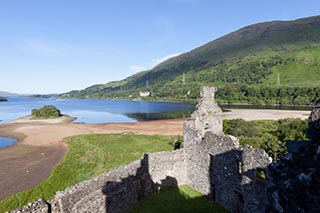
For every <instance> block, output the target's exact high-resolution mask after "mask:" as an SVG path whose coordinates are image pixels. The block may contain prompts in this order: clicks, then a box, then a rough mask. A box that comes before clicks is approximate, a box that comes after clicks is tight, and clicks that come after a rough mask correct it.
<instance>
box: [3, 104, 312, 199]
mask: <svg viewBox="0 0 320 213" xmlns="http://www.w3.org/2000/svg"><path fill="white" fill-rule="evenodd" d="M308 116H309V112H308V111H289V110H254V109H232V110H231V111H230V112H225V113H223V117H224V118H225V119H233V118H242V119H245V120H261V119H266V120H277V119H282V118H289V117H293V118H301V119H306V118H308ZM73 120H74V118H73V117H69V116H63V117H61V118H58V119H49V120H30V119H29V117H28V116H27V117H23V118H20V119H17V120H15V121H11V122H9V123H5V124H0V135H1V136H5V137H12V138H16V139H18V141H19V142H18V143H17V144H16V145H14V146H11V147H8V148H4V149H1V150H0V168H1V169H0V178H1V179H0V188H1V191H0V200H1V199H3V198H5V197H7V196H9V195H12V194H15V193H17V192H19V191H22V190H26V189H30V188H33V187H34V186H36V185H38V184H40V183H41V182H42V181H44V180H45V179H46V178H47V177H48V176H49V174H50V171H51V169H52V168H53V167H54V166H55V165H56V164H57V163H58V162H59V161H60V160H61V159H62V157H63V156H64V154H65V152H66V150H67V147H66V144H64V143H63V141H64V138H66V137H69V136H75V135H82V134H92V133H121V132H133V133H137V134H148V135H152V134H160V135H182V133H183V128H182V126H183V121H184V120H183V119H172V120H156V121H143V122H134V123H113V124H79V123H72V121H73ZM35 174H37V175H35Z"/></svg>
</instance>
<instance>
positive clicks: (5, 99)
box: [0, 96, 8, 101]
mask: <svg viewBox="0 0 320 213" xmlns="http://www.w3.org/2000/svg"><path fill="white" fill-rule="evenodd" d="M0 101H8V99H7V98H6V97H2V96H0Z"/></svg>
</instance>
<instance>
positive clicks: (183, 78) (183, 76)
mask: <svg viewBox="0 0 320 213" xmlns="http://www.w3.org/2000/svg"><path fill="white" fill-rule="evenodd" d="M182 84H183V85H185V84H186V75H185V74H184V72H183V75H182Z"/></svg>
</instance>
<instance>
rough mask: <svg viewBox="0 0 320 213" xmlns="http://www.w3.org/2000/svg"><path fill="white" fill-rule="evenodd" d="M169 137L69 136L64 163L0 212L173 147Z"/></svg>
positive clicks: (0, 207) (1, 203)
mask: <svg viewBox="0 0 320 213" xmlns="http://www.w3.org/2000/svg"><path fill="white" fill-rule="evenodd" d="M169 141H170V137H166V136H158V135H155V136H147V135H135V134H131V133H123V134H108V135H106V134H93V135H82V136H75V137H70V138H67V139H66V142H67V144H68V145H69V149H68V152H67V153H66V155H65V157H64V159H63V160H62V162H60V163H59V164H58V165H57V166H56V167H55V168H54V169H53V171H52V173H51V175H50V177H49V178H48V179H47V180H45V181H44V182H43V183H41V184H40V185H38V186H37V187H35V188H34V189H31V190H26V191H23V192H20V193H18V194H15V195H13V196H10V197H8V198H6V199H4V200H2V201H0V212H5V211H8V210H12V209H16V208H19V207H22V206H24V205H26V204H27V203H29V202H32V201H33V200H35V199H37V198H39V197H42V198H44V199H45V200H48V199H51V198H52V197H54V195H55V193H56V192H57V191H59V190H63V189H65V188H66V187H69V186H72V185H74V184H76V183H79V182H81V181H83V180H87V179H90V178H92V177H94V176H97V175H99V174H101V173H103V172H106V171H110V170H112V169H115V168H117V167H119V166H121V165H124V164H127V163H129V162H132V161H134V160H138V159H140V158H142V157H143V154H144V153H145V152H157V151H165V150H172V146H171V145H169Z"/></svg>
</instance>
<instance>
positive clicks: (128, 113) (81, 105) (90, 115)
mask: <svg viewBox="0 0 320 213" xmlns="http://www.w3.org/2000/svg"><path fill="white" fill-rule="evenodd" d="M45 105H54V106H56V107H57V108H59V109H60V110H61V113H63V114H67V115H70V116H73V117H76V118H77V119H76V121H75V122H80V123H115V122H135V121H142V120H157V119H166V118H183V117H188V116H189V115H190V113H191V112H192V111H193V110H194V104H188V103H178V102H151V101H125V100H92V99H84V100H78V99H55V98H49V99H48V98H27V97H12V98H10V97H9V98H8V101H7V102H0V120H1V121H0V123H4V122H8V121H11V120H15V119H17V118H20V117H23V116H26V115H29V114H31V110H32V109H34V108H41V107H43V106H45Z"/></svg>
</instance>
